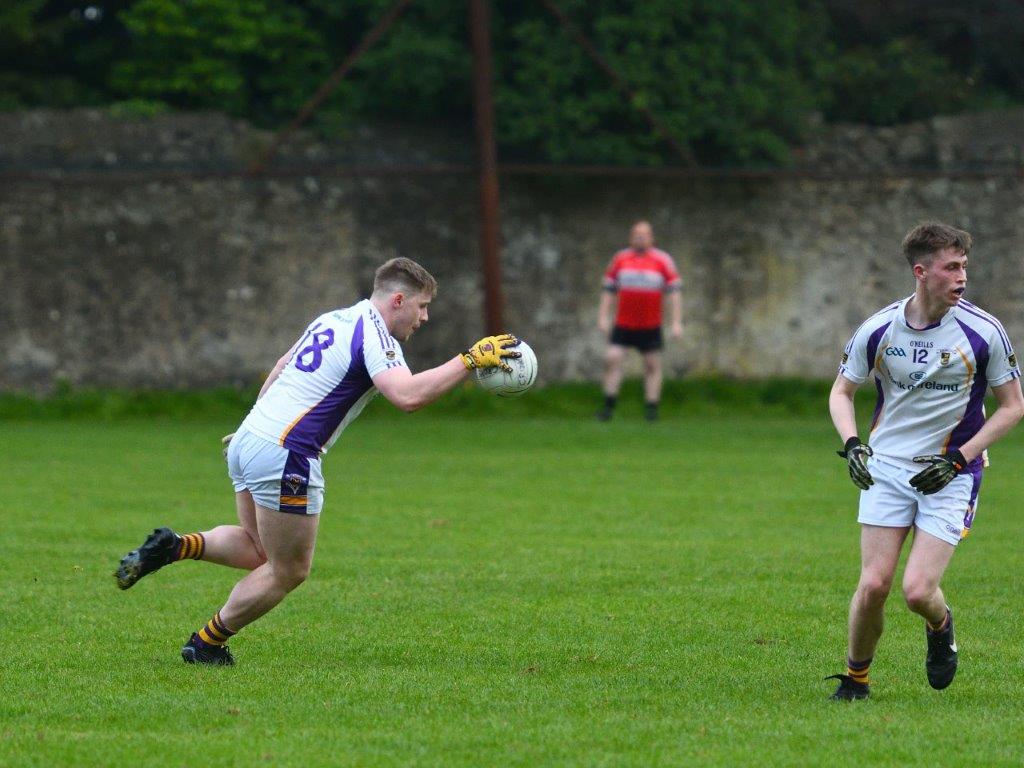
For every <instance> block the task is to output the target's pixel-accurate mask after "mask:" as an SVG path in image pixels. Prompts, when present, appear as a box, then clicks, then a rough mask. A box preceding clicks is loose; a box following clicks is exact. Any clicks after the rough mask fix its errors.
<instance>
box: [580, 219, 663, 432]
mask: <svg viewBox="0 0 1024 768" xmlns="http://www.w3.org/2000/svg"><path fill="white" fill-rule="evenodd" d="M629 246H630V247H629V248H626V249H624V250H621V251H619V252H618V253H616V254H615V256H613V257H612V260H611V263H610V264H609V265H608V269H607V270H606V271H605V274H604V286H603V287H604V290H603V291H602V294H601V306H600V308H599V310H598V314H597V326H598V328H600V329H601V332H602V333H608V332H609V330H610V331H611V336H610V338H609V344H608V352H607V354H606V356H605V373H604V407H603V408H602V409H601V410H600V411H598V414H597V417H598V419H600V420H601V421H607V420H608V419H610V418H611V417H612V414H613V413H614V412H615V403H616V402H617V401H618V397H619V387H620V386H621V385H622V361H623V359H624V358H625V356H626V348H627V347H634V348H635V349H636V350H637V351H638V352H640V354H641V355H642V356H643V359H644V402H645V409H644V413H645V415H646V417H647V420H648V421H654V420H656V419H657V418H658V403H659V402H660V400H661V382H662V372H661V348H662V346H663V344H662V337H661V303H662V302H661V298H662V296H663V295H664V294H666V293H667V294H668V295H669V304H670V306H671V307H672V324H671V326H670V328H669V333H670V335H671V336H672V337H673V338H679V337H680V336H682V335H683V303H682V299H681V297H680V290H679V289H680V287H681V286H682V280H681V279H680V277H679V272H678V271H677V270H676V265H675V263H674V262H673V261H672V257H671V256H669V255H668V254H667V253H665V252H664V251H661V250H658V249H657V248H655V247H654V232H653V230H652V229H651V225H650V224H649V223H648V222H646V221H638V222H637V223H636V224H634V225H633V228H632V229H631V230H630V235H629ZM616 296H618V309H617V310H616V313H615V325H614V326H612V324H611V320H610V314H611V308H612V304H613V303H614V301H615V298H616Z"/></svg>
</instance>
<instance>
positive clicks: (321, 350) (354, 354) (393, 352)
mask: <svg viewBox="0 0 1024 768" xmlns="http://www.w3.org/2000/svg"><path fill="white" fill-rule="evenodd" d="M404 366H405V357H404V356H403V355H402V348H401V346H400V345H399V344H398V342H397V341H396V340H395V338H394V337H393V336H392V335H391V334H390V333H388V329H387V326H386V325H385V324H384V318H383V317H381V315H380V312H378V311H377V308H376V307H374V306H373V304H372V303H371V302H370V300H369V299H364V300H363V301H360V302H359V303H358V304H356V305H355V306H352V307H348V308H346V309H336V310H334V311H333V312H328V313H326V314H324V315H321V316H320V317H318V318H317V319H316V320H314V321H313V322H312V323H311V324H310V325H309V327H308V328H307V329H306V332H305V333H304V334H303V336H302V338H301V339H299V343H298V345H297V346H296V347H295V352H294V353H293V354H292V358H291V360H289V361H288V364H287V365H285V367H284V369H283V370H282V371H281V375H280V376H279V377H278V378H277V380H276V381H275V382H274V383H273V384H271V385H270V388H269V389H268V390H267V391H266V392H265V393H264V395H263V397H261V398H260V399H259V400H257V401H256V404H255V405H254V406H253V407H252V410H251V411H250V412H249V415H248V416H246V417H245V420H244V421H243V422H242V427H244V428H246V429H248V430H249V431H250V432H252V433H254V434H256V435H259V436H260V437H262V438H264V439H265V440H269V441H271V442H274V443H277V444H278V445H281V446H284V447H285V448H288V449H289V450H292V451H295V452H296V453H299V454H302V455H303V456H306V457H308V458H315V457H318V456H320V455H322V454H324V453H326V452H327V449H328V448H330V447H331V446H332V445H333V444H334V441H335V440H337V439H338V436H339V435H340V434H341V432H342V431H343V430H344V429H345V427H347V426H348V425H349V424H351V423H352V421H353V420H354V419H355V418H356V417H357V416H358V415H359V414H360V413H361V412H362V410H363V408H365V407H366V404H367V403H368V402H370V400H372V399H373V397H374V396H375V395H376V394H377V388H376V387H374V386H373V377H374V376H376V375H377V374H378V373H381V372H382V371H386V370H388V369H390V368H399V367H404Z"/></svg>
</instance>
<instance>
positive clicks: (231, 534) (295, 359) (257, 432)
mask: <svg viewBox="0 0 1024 768" xmlns="http://www.w3.org/2000/svg"><path fill="white" fill-rule="evenodd" d="M436 292H437V282H436V281H435V280H434V278H433V276H432V275H431V274H430V273H429V272H428V271H427V270H426V269H424V268H423V267H422V266H420V265H419V264H417V263H416V262H414V261H411V260H410V259H405V258H397V259H391V260H390V261H388V262H387V263H385V264H383V265H382V266H381V267H380V268H379V269H378V270H377V272H376V274H375V276H374V282H373V295H372V296H371V297H370V298H369V299H365V300H363V301H361V302H359V303H358V304H356V305H355V306H352V307H348V308H346V309H339V310H335V311H333V312H327V313H326V314H323V315H321V316H320V317H318V318H316V319H315V320H314V321H313V322H312V323H310V325H309V327H307V328H306V330H305V331H304V332H303V334H302V335H301V336H300V337H299V340H298V341H297V342H296V343H295V344H294V345H293V346H292V348H291V349H290V350H288V352H287V353H285V355H284V356H283V357H281V359H280V360H278V361H277V365H275V366H274V369H273V371H271V373H270V375H269V376H268V377H267V380H266V382H265V383H264V385H263V388H262V389H261V390H260V393H259V396H258V398H257V400H256V403H255V405H254V406H253V408H252V410H251V411H250V412H249V415H248V416H246V418H245V420H244V421H243V422H242V424H241V425H240V426H239V428H238V430H237V431H236V432H235V433H234V434H233V435H228V436H227V437H226V438H225V442H226V443H227V449H226V451H225V453H226V458H227V462H228V474H229V475H230V477H231V480H232V482H233V484H234V488H235V503H236V507H237V511H238V519H239V523H240V525H222V526H219V527H217V528H214V529H212V530H209V531H204V532H202V533H189V534H184V535H178V534H177V533H175V532H174V531H172V530H171V529H170V528H158V529H157V530H155V531H154V532H153V533H152V534H151V535H150V536H149V537H148V538H147V539H146V541H145V542H144V543H143V544H142V545H141V546H140V547H139V548H138V549H135V550H132V551H131V552H129V553H128V554H127V555H125V556H124V558H122V560H121V563H120V566H119V567H118V569H117V571H116V572H115V574H114V575H115V577H116V578H117V583H118V586H119V587H120V588H121V589H128V588H129V587H131V586H132V585H133V584H135V583H136V582H137V581H138V580H139V579H141V578H142V577H143V576H145V575H146V574H148V573H152V572H153V571H156V570H157V569H159V568H162V567H163V566H164V565H167V564H169V563H173V562H176V561H178V560H184V559H194V560H206V561H209V562H212V563H218V564H221V565H228V566H232V567H235V568H242V569H245V570H248V571H250V573H249V574H248V575H247V576H245V577H244V578H243V579H242V580H241V581H239V582H238V584H237V585H236V586H235V588H234V590H233V591H232V592H231V595H230V596H229V597H228V600H227V602H226V603H225V604H224V606H223V607H222V608H221V609H220V611H218V612H217V613H216V614H215V615H214V616H213V618H212V619H210V621H209V622H207V624H206V625H205V626H204V627H202V628H201V629H200V630H199V631H198V632H195V633H193V634H192V636H191V638H190V639H189V641H188V642H187V643H186V644H185V646H184V648H182V651H181V654H182V658H184V659H185V661H186V662H190V663H203V664H214V665H230V664H233V663H234V658H233V657H232V655H231V653H230V651H229V650H228V648H227V646H226V642H227V640H228V638H230V637H231V636H232V635H234V634H235V633H236V632H238V631H239V630H240V629H241V628H242V627H244V626H246V625H247V624H249V623H251V622H252V621H254V620H256V619H258V618H259V617H260V616H262V615H263V614H265V613H266V612H267V611H269V610H270V609H271V608H273V607H274V606H275V605H277V604H278V603H279V602H281V600H283V599H284V597H285V595H287V594H288V593H289V592H291V591H292V590H293V589H295V588H296V587H297V586H298V585H299V584H301V583H302V582H303V581H305V579H306V577H307V575H308V574H309V569H310V565H311V563H312V559H313V545H314V543H315V541H316V534H317V524H318V521H319V519H320V518H319V514H320V510H321V508H322V504H323V494H324V479H323V474H322V472H321V470H320V461H321V457H322V456H323V455H324V454H325V453H326V452H327V450H328V449H329V448H330V447H331V445H332V444H333V443H334V441H335V440H337V439H338V436H339V435H340V434H341V432H342V431H343V430H344V429H345V427H346V426H348V424H350V423H351V422H352V420H353V419H355V418H356V416H358V415H359V413H360V411H362V409H363V407H364V406H365V405H366V404H367V402H369V400H370V399H371V398H372V397H373V396H374V395H376V394H377V392H380V393H381V394H383V395H384V397H386V398H387V399H388V400H390V401H391V402H392V403H394V404H395V405H396V406H398V407H399V408H401V409H402V410H404V411H415V410H417V409H418V408H422V407H423V406H425V405H427V404H429V403H432V402H433V401H434V400H437V399H438V398H439V397H440V396H441V395H443V394H444V393H445V392H448V391H449V390H451V389H453V388H454V387H455V386H456V385H458V384H459V383H461V382H462V381H464V380H465V379H466V376H467V374H468V373H469V372H470V371H471V370H473V369H475V368H490V367H502V368H505V369H507V370H510V368H509V365H508V363H506V362H505V358H515V357H519V352H517V351H515V349H514V347H515V346H516V345H517V344H518V343H519V341H518V340H517V339H516V338H515V337H514V336H512V335H510V334H502V335H500V336H488V337H486V338H484V339H481V340H480V341H478V342H477V343H476V344H474V345H473V346H472V347H470V348H469V349H468V350H466V351H465V352H463V353H462V354H459V355H456V356H455V357H453V358H452V359H451V360H449V361H448V362H446V363H444V364H442V365H439V366H437V367H436V368H431V369H429V370H427V371H423V372H421V373H417V374H413V373H412V372H411V371H410V370H409V368H408V367H407V366H406V364H405V358H404V356H403V354H402V348H401V345H400V342H405V341H407V340H408V339H409V337H410V336H411V335H412V334H413V332H414V331H415V330H416V329H417V328H419V327H420V325H421V324H423V323H425V322H426V321H427V316H428V306H429V304H430V301H431V299H432V298H433V297H434V295H435V293H436Z"/></svg>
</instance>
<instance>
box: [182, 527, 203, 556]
mask: <svg viewBox="0 0 1024 768" xmlns="http://www.w3.org/2000/svg"><path fill="white" fill-rule="evenodd" d="M178 538H179V539H181V543H180V544H179V545H178V556H177V558H175V559H177V560H202V559H203V552H205V551H206V539H205V538H204V537H203V534H201V533H186V534H185V535H184V536H179V537H178Z"/></svg>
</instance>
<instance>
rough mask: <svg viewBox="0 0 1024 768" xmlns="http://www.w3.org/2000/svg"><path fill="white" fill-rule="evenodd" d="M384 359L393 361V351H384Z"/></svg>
mask: <svg viewBox="0 0 1024 768" xmlns="http://www.w3.org/2000/svg"><path fill="white" fill-rule="evenodd" d="M384 357H386V358H387V359H388V360H394V359H395V350H393V349H389V350H386V351H385V352H384Z"/></svg>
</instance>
